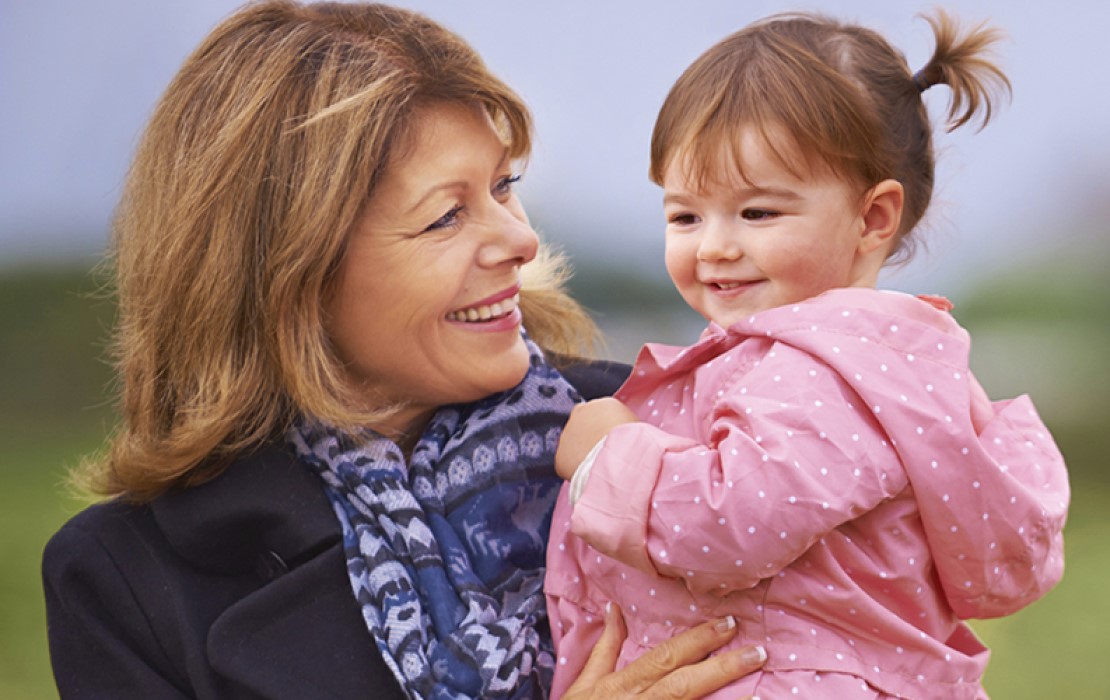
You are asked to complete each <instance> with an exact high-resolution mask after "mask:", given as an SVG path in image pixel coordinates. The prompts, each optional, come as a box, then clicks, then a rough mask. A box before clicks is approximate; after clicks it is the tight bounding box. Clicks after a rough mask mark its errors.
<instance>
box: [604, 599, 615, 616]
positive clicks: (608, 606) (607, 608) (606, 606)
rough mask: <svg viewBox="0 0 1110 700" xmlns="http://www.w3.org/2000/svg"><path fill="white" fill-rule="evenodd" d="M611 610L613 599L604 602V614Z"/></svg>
mask: <svg viewBox="0 0 1110 700" xmlns="http://www.w3.org/2000/svg"><path fill="white" fill-rule="evenodd" d="M611 612H613V601H611V600H610V601H609V602H608V603H606V604H605V614H606V615H608V614H609V613H611Z"/></svg>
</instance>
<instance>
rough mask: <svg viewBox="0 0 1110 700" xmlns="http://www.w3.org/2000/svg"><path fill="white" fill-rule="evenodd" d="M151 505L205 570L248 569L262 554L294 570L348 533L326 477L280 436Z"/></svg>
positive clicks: (176, 544) (174, 541)
mask: <svg viewBox="0 0 1110 700" xmlns="http://www.w3.org/2000/svg"><path fill="white" fill-rule="evenodd" d="M152 509H153V512H154V517H155V519H156V520H157V521H158V524H159V526H160V527H161V529H162V531H163V532H164V533H165V535H166V539H167V540H168V541H169V543H170V545H171V546H172V547H173V548H174V550H176V551H177V552H178V553H179V554H180V555H181V556H183V557H184V558H185V559H187V560H189V562H190V563H191V564H193V565H194V566H196V567H197V568H199V569H202V570H206V571H216V572H225V573H237V572H242V571H247V570H250V569H253V568H256V567H257V566H258V561H259V557H261V556H269V557H270V558H271V559H273V560H274V563H275V564H277V565H279V566H281V567H282V568H288V567H292V566H296V565H297V564H299V563H301V562H303V561H304V560H305V559H307V558H309V557H311V556H313V555H314V554H316V553H318V552H320V551H321V550H323V549H325V548H327V547H329V546H330V545H333V544H335V543H337V542H339V541H340V539H341V537H342V534H341V531H340V527H339V521H338V520H337V519H336V517H335V513H334V512H333V511H332V508H331V505H330V503H329V502H328V498H327V494H326V493H325V491H324V488H323V483H322V482H321V481H320V478H319V477H318V476H317V475H316V474H314V473H313V472H312V471H311V469H309V468H308V467H307V466H305V465H304V464H301V463H300V462H298V461H297V459H296V457H295V456H294V455H293V454H292V453H291V452H289V451H288V450H287V449H286V448H285V446H284V444H283V443H281V442H278V441H275V442H271V443H267V444H265V445H263V446H261V447H259V448H258V449H257V450H255V451H254V452H252V453H249V454H246V455H243V456H242V457H240V458H238V459H236V460H235V461H234V462H233V463H232V464H231V465H230V466H229V467H228V468H227V469H225V470H224V471H223V472H222V473H221V474H220V475H219V476H217V477H216V478H215V479H212V480H211V481H208V482H205V483H203V484H200V485H198V486H193V487H190V488H187V489H182V490H177V491H172V492H170V493H167V494H164V495H163V496H162V497H161V498H158V499H156V500H155V501H154V503H153V504H152Z"/></svg>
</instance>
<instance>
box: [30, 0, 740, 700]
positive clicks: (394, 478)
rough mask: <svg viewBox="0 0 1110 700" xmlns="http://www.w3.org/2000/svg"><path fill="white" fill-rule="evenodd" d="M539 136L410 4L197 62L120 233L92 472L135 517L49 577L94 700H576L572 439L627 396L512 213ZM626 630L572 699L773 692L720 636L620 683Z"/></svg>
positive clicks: (674, 648) (72, 657) (228, 45)
mask: <svg viewBox="0 0 1110 700" xmlns="http://www.w3.org/2000/svg"><path fill="white" fill-rule="evenodd" d="M529 136H530V120H529V117H528V113H527V111H526V109H525V108H524V106H523V105H522V104H521V102H520V100H519V99H518V98H517V97H516V96H515V95H514V94H513V93H512V92H511V91H510V90H508V88H506V87H505V86H504V85H503V84H502V83H500V82H499V81H498V80H496V79H495V78H494V77H493V76H491V75H490V74H489V73H488V71H487V70H486V68H485V67H484V65H483V64H482V63H481V61H480V59H479V58H478V57H477V56H476V55H475V54H474V53H473V51H472V50H471V49H470V48H469V47H468V46H467V45H466V44H465V43H463V42H462V41H461V40H459V39H458V38H457V37H455V36H454V35H452V34H451V33H449V32H447V31H446V30H444V29H443V28H441V27H439V26H438V25H436V24H434V23H432V22H430V21H428V20H426V19H424V18H422V17H420V16H418V15H415V14H412V13H409V12H406V11H402V10H397V9H394V8H390V7H387V6H381V5H344V4H321V5H308V6H301V5H297V4H294V3H290V2H282V1H278V2H264V3H260V4H255V5H250V6H248V7H246V8H244V9H243V10H241V11H240V12H238V13H237V14H235V15H234V16H232V17H231V18H229V19H228V20H227V21H226V22H224V23H223V24H222V25H220V26H219V27H217V28H216V29H215V30H214V31H213V33H212V34H211V35H210V36H209V37H208V39H207V40H205V42H204V43H203V44H202V45H201V46H200V47H199V48H198V49H197V50H196V52H195V53H194V54H193V55H192V56H191V57H190V58H189V59H188V60H187V61H186V63H185V65H184V66H183V68H182V69H181V71H180V73H179V74H178V75H177V77H176V78H175V79H174V81H173V82H172V83H171V85H170V86H169V88H168V90H167V92H166V94H165V96H164V97H163V99H162V101H161V103H160V105H159V106H158V108H157V110H156V112H155V114H154V116H153V118H152V120H151V123H150V125H149V127H148V129H147V132H146V134H145V136H144V139H143V141H142V144H141V146H140V148H139V151H138V154H137V156H136V160H135V163H134V166H133V169H132V172H131V174H130V176H129V180H128V184H127V187H126V191H125V196H124V199H123V202H122V204H121V207H120V210H119V213H118V219H117V223H116V230H115V238H114V247H115V261H114V262H115V268H116V273H117V277H118V290H119V304H120V306H119V314H120V316H119V325H118V329H117V337H116V350H117V354H118V364H119V372H120V388H121V412H122V418H123V420H122V424H121V426H120V428H119V430H118V432H117V434H116V435H115V436H114V437H113V439H112V442H111V445H110V447H109V450H108V451H107V453H106V454H105V455H104V457H103V458H102V459H101V460H99V461H97V462H95V463H92V464H91V465H90V466H89V468H88V469H87V471H86V472H85V474H84V475H83V476H84V479H85V483H86V484H87V485H89V486H90V487H91V488H93V489H94V490H95V491H97V492H99V493H101V494H103V495H106V496H109V497H110V499H109V500H107V501H106V502H104V503H101V504H99V505H95V506H93V507H91V508H89V509H88V510H86V511H85V512H83V513H81V514H79V515H78V516H76V517H75V518H74V519H73V520H72V521H71V522H70V523H68V524H67V525H66V526H65V527H63V528H62V530H61V531H60V532H59V533H58V534H57V535H56V536H55V537H54V538H53V539H52V540H51V542H50V544H49V545H48V546H47V549H46V552H45V555H44V579H45V588H46V599H47V612H48V623H49V638H50V646H51V655H52V660H53V664H54V670H55V676H56V679H57V682H58V687H59V690H60V692H61V695H62V696H63V697H94V696H95V697H113V698H126V697H143V698H151V697H158V698H162V697H167V698H170V697H198V698H240V697H241V698H248V697H250V698H253V697H271V698H283V697H289V698H306V697H311V698H319V697H335V698H348V697H350V698H355V697H366V696H367V695H373V696H374V697H390V698H392V697H396V698H401V697H452V698H455V697H529V696H541V695H542V694H543V693H544V692H545V690H546V687H547V684H548V683H549V682H550V676H551V670H552V664H553V659H552V656H551V652H550V635H549V631H548V630H547V627H546V617H545V615H544V610H543V596H542V592H541V591H540V588H539V586H540V583H541V582H542V578H543V569H542V566H543V557H544V545H545V542H546V538H547V526H548V524H549V522H550V509H551V506H552V504H553V501H554V496H555V493H556V489H557V486H558V479H557V477H556V476H555V474H554V472H553V470H552V466H551V465H552V459H553V455H554V447H555V442H556V441H557V438H558V434H559V430H560V428H561V426H562V423H563V421H564V420H565V418H566V415H567V413H568V412H569V410H570V407H571V405H572V404H573V403H574V402H575V401H576V400H578V399H580V398H581V396H584V397H586V398H590V397H593V396H598V395H604V394H607V393H610V392H611V391H612V390H613V389H614V388H615V387H616V386H617V385H618V384H619V382H620V381H621V380H622V379H623V375H624V373H625V372H626V371H627V370H626V368H622V367H618V366H611V365H606V364H604V363H586V362H581V361H577V362H575V361H572V360H570V359H565V358H569V357H571V356H574V355H576V354H580V353H581V352H582V350H583V348H584V347H585V346H586V345H587V344H588V341H589V339H590V337H591V333H592V331H593V329H592V326H591V325H590V324H589V322H588V319H587V318H586V316H585V315H584V314H583V313H582V312H581V310H580V309H579V308H578V307H577V306H575V305H574V304H573V302H571V301H570V300H569V299H568V298H567V297H566V296H565V295H564V293H563V292H562V290H561V288H560V286H559V280H558V275H557V274H555V272H557V268H558V266H557V265H553V264H552V261H551V259H550V258H547V260H546V263H544V261H543V260H539V261H538V262H540V263H544V264H537V256H538V257H539V258H541V259H542V258H544V257H545V256H543V255H539V244H538V241H537V238H536V235H535V233H534V232H533V231H532V229H531V227H530V226H529V224H528V221H527V218H526V217H525V215H524V212H523V210H522V209H521V207H520V203H519V201H518V200H517V198H516V196H515V195H514V194H513V192H512V185H513V182H514V181H515V179H516V175H515V173H514V171H513V170H512V167H513V164H514V163H515V162H517V161H519V160H520V159H521V158H523V157H525V156H526V155H527V153H528V149H529ZM556 262H557V261H556ZM528 270H531V274H532V276H533V278H532V279H528V278H527V277H528V276H527V275H526V274H525V273H526V272H527V271H528ZM518 301H519V304H518ZM522 319H523V325H524V326H525V327H527V329H528V333H529V334H530V336H525V335H522V332H521V330H522ZM529 337H530V338H531V339H529ZM533 341H534V342H533ZM541 347H542V348H544V350H543V351H541V350H540V348H541ZM545 351H546V352H545ZM548 357H562V358H564V360H563V361H562V362H561V363H560V364H561V366H562V370H561V372H560V371H559V370H556V369H555V368H554V367H553V366H551V365H550V364H549V362H548V360H547V358H548ZM580 395H581V396H580ZM609 622H610V624H609V628H608V632H607V634H606V636H605V637H604V638H603V640H602V641H601V642H600V643H599V644H598V646H597V648H596V650H595V652H594V655H593V657H592V658H591V661H590V662H589V664H588V665H587V669H586V671H584V672H583V674H582V675H581V676H580V678H579V681H578V682H577V684H575V685H574V686H573V687H572V689H571V695H570V697H574V696H577V697H582V698H588V697H594V696H598V695H605V696H610V697H620V696H622V695H631V694H634V693H638V694H642V695H645V696H648V697H651V696H658V697H675V696H691V695H699V694H702V693H704V692H707V691H708V690H711V689H713V688H716V687H718V686H720V685H722V684H723V683H725V682H727V681H728V680H730V679H732V678H735V677H737V676H739V675H743V674H744V673H746V672H749V671H751V670H753V669H754V668H755V667H757V666H758V665H759V663H760V661H759V659H760V654H758V653H757V651H756V650H754V649H747V650H739V651H732V652H728V653H722V654H720V655H718V656H711V657H709V658H708V659H706V660H704V661H702V659H703V658H704V657H706V655H708V654H709V653H710V652H712V651H713V650H714V649H717V648H718V647H720V646H721V645H723V644H724V643H726V642H727V641H728V640H729V639H730V638H731V637H732V636H733V634H734V631H733V629H732V625H731V624H730V621H729V620H721V621H714V622H710V623H707V624H705V625H703V626H702V627H700V628H698V629H695V630H693V631H692V632H691V633H689V634H687V635H684V636H682V637H679V638H676V639H674V640H671V642H669V643H668V644H666V645H664V646H663V647H661V648H660V650H659V653H657V654H656V655H654V656H653V657H651V658H648V659H647V660H646V661H645V662H639V663H637V664H633V665H631V666H629V667H627V668H625V669H622V670H621V671H618V672H614V671H613V664H614V660H615V658H616V654H617V651H618V649H619V646H620V643H621V639H622V635H623V627H622V623H621V620H620V617H619V613H618V611H616V610H613V611H611V612H610V620H609Z"/></svg>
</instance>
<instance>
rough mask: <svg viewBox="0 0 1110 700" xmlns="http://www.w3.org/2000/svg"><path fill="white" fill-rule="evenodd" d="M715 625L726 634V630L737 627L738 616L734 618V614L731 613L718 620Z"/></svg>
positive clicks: (715, 627)
mask: <svg viewBox="0 0 1110 700" xmlns="http://www.w3.org/2000/svg"><path fill="white" fill-rule="evenodd" d="M713 627H714V629H716V630H717V631H718V632H720V633H721V634H724V633H725V632H728V631H729V630H731V629H734V628H735V627H736V618H734V617H733V616H732V615H729V616H728V617H725V618H722V619H720V620H717V624H716V625H714V626H713Z"/></svg>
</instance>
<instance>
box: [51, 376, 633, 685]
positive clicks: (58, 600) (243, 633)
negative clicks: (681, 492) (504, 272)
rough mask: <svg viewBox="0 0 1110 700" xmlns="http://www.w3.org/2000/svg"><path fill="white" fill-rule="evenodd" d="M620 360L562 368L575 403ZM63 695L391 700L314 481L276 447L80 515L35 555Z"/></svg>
mask: <svg viewBox="0 0 1110 700" xmlns="http://www.w3.org/2000/svg"><path fill="white" fill-rule="evenodd" d="M627 373H628V367H627V366H625V365H614V364H608V363H594V364H589V365H577V366H575V367H572V368H570V369H568V370H566V371H564V374H565V375H566V376H567V378H568V379H569V380H570V381H571V383H572V384H574V385H575V386H576V387H577V388H578V390H579V392H580V393H582V394H583V396H585V397H586V398H593V397H597V396H605V395H609V394H611V393H612V392H613V391H614V390H615V389H616V388H617V387H618V386H619V385H620V382H621V381H623V379H624V378H625V377H626V376H627ZM43 580H44V587H45V592H46V612H47V624H48V636H49V640H50V655H51V662H52V664H53V667H54V676H55V679H56V681H57V683H58V689H59V692H60V694H61V696H62V697H63V698H113V699H127V698H142V699H143V700H152V699H158V698H220V699H221V700H222V699H233V698H260V697H261V698H297V699H304V698H311V699H315V698H360V699H365V698H383V699H384V698H389V699H392V698H403V697H404V695H403V694H402V693H401V689H400V687H399V686H398V685H397V683H396V681H395V680H394V678H393V676H392V674H391V673H390V671H389V670H388V669H387V668H386V666H385V663H384V662H383V661H382V658H381V655H380V653H379V652H378V649H377V647H376V645H375V644H374V641H373V639H372V637H371V636H370V634H369V632H368V631H367V628H366V625H365V623H364V622H363V620H362V616H361V612H360V610H359V608H358V605H357V604H356V602H355V598H354V594H353V593H352V592H351V588H350V583H349V581H348V578H347V570H346V556H345V554H344V552H343V542H342V536H341V532H340V528H339V522H338V520H337V519H336V516H335V514H334V513H333V512H332V509H331V505H330V504H329V502H328V499H327V496H326V494H325V493H324V490H323V488H322V484H321V482H320V478H319V477H318V476H317V475H316V474H315V473H313V472H312V471H311V470H310V469H308V468H306V467H305V466H304V465H302V464H300V463H299V462H298V461H297V460H296V458H295V457H294V455H293V454H292V453H291V452H288V451H287V450H286V449H285V448H284V446H283V445H281V444H280V443H275V444H271V445H267V446H264V447H262V448H260V449H259V450H257V451H256V452H253V453H251V454H249V455H244V456H243V457H241V458H240V459H238V460H237V461H236V462H235V463H234V464H233V465H232V466H231V467H230V468H228V469H227V470H226V471H225V472H223V473H222V474H221V475H220V476H219V477H217V478H216V479H213V480H212V481H210V482H208V483H205V484H203V485H200V486H196V487H193V488H190V489H185V490H179V491H173V492H170V493H167V494H165V495H163V496H161V497H159V498H157V499H155V500H154V501H153V502H151V503H148V504H144V505H129V504H125V503H121V502H115V501H113V502H107V503H102V504H98V505H94V506H92V507H90V508H88V509H86V510H85V511H83V512H81V513H79V514H78V515H77V516H75V517H74V518H73V519H72V520H70V521H69V522H68V523H67V524H66V525H65V526H63V527H62V529H61V530H60V531H58V533H57V534H55V535H54V537H53V538H52V539H51V540H50V542H49V543H48V544H47V545H46V551H45V553H44V556H43Z"/></svg>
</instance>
